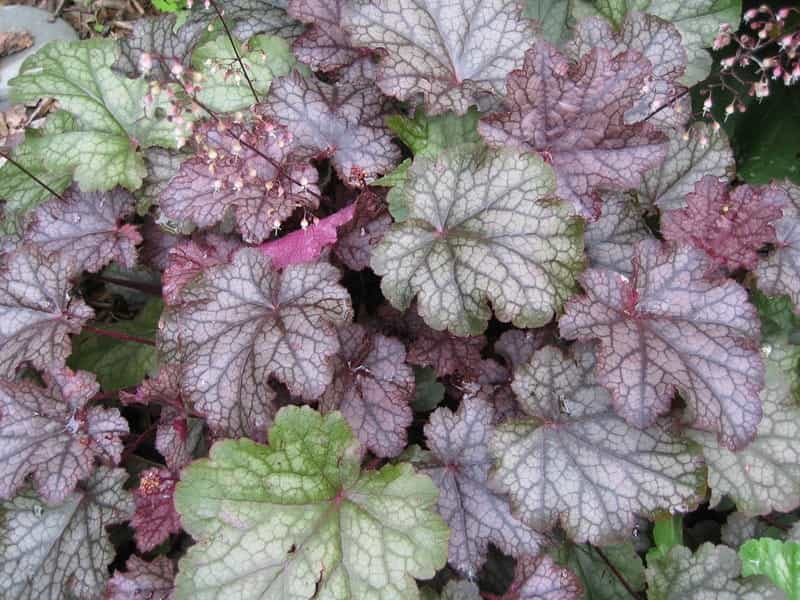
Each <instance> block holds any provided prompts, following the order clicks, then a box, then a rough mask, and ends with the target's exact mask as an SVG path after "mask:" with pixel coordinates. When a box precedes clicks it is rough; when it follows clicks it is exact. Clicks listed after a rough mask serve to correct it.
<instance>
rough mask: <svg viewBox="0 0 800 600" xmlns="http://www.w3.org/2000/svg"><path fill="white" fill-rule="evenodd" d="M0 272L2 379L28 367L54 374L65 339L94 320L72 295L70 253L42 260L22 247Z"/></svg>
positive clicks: (66, 343)
mask: <svg viewBox="0 0 800 600" xmlns="http://www.w3.org/2000/svg"><path fill="white" fill-rule="evenodd" d="M4 263H5V264H3V265H2V267H0V377H4V378H6V379H13V378H14V373H15V370H16V368H17V367H18V366H19V365H20V364H22V363H24V362H26V361H27V362H30V363H31V364H32V365H33V366H34V367H36V368H37V369H57V368H60V367H63V366H64V361H65V360H66V358H67V356H69V353H70V350H71V347H72V345H71V343H70V340H69V337H67V336H68V335H69V334H75V333H78V332H80V330H81V326H83V324H84V323H86V321H88V320H89V319H91V318H92V317H93V316H94V311H93V310H92V309H91V308H89V306H87V305H86V304H85V303H84V302H83V300H80V299H73V298H72V297H71V295H70V290H71V287H72V286H71V284H70V281H69V280H70V277H72V276H73V275H74V274H75V263H74V261H73V259H72V257H71V256H70V255H69V253H63V254H58V255H56V256H54V257H46V256H44V255H43V254H42V253H41V252H40V251H39V250H37V249H35V248H30V247H23V248H20V249H19V250H17V251H15V252H12V253H11V254H10V255H8V256H7V257H6V258H5V260H4Z"/></svg>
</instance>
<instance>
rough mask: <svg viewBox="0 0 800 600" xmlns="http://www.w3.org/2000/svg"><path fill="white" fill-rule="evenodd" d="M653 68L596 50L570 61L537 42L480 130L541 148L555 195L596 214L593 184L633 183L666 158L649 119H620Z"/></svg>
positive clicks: (634, 55) (634, 56) (629, 55)
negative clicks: (502, 106) (555, 184)
mask: <svg viewBox="0 0 800 600" xmlns="http://www.w3.org/2000/svg"><path fill="white" fill-rule="evenodd" d="M651 76H652V67H651V66H650V63H649V62H648V61H647V59H646V58H645V57H644V56H643V55H642V54H640V53H639V52H636V51H633V50H629V51H626V52H623V53H621V54H613V53H612V52H610V51H609V50H607V49H606V48H594V49H592V50H591V51H590V52H588V53H587V54H584V55H583V57H582V58H581V59H580V61H579V62H578V63H576V64H571V63H570V62H569V61H567V59H566V58H564V57H563V56H562V55H561V54H559V52H558V51H557V50H556V49H555V48H554V47H553V46H551V45H550V44H548V43H547V42H544V41H538V42H537V43H536V45H535V46H534V47H533V48H532V49H531V50H529V51H528V52H527V53H526V55H525V66H524V68H523V69H521V70H518V71H514V72H513V73H511V75H509V77H508V99H507V101H506V105H507V109H506V110H505V111H503V112H497V113H494V114H491V115H489V116H487V117H483V118H482V119H481V122H480V123H479V124H478V130H479V131H480V133H481V135H483V137H484V138H485V139H486V141H487V142H489V144H492V145H496V146H501V145H512V146H515V147H518V148H521V149H523V150H530V151H536V152H539V153H540V154H541V155H542V156H543V157H544V158H545V160H546V161H547V162H548V163H550V164H551V165H552V166H553V169H554V170H555V172H556V178H557V182H558V189H557V193H558V195H559V196H560V197H561V198H564V199H565V200H569V201H570V202H572V204H573V205H574V206H575V209H576V210H577V211H578V212H579V213H581V214H582V215H584V216H587V217H591V218H596V217H597V215H598V214H599V209H600V200H599V197H597V195H596V190H597V189H598V188H603V189H607V190H624V189H626V188H630V187H636V186H638V185H639V183H640V182H641V176H642V174H643V173H645V172H646V171H648V170H649V169H651V168H653V167H655V166H656V165H658V164H659V163H660V161H662V160H663V159H664V156H665V153H666V150H667V144H666V137H665V136H664V134H662V133H661V132H660V131H658V130H657V129H656V128H655V127H654V126H652V125H650V124H648V123H635V124H630V125H629V124H626V123H625V119H624V113H625V112H626V111H628V110H629V109H631V108H632V107H633V106H634V104H635V103H636V102H637V101H638V99H639V97H640V95H641V89H642V86H644V84H645V81H646V80H647V79H648V78H649V77H651Z"/></svg>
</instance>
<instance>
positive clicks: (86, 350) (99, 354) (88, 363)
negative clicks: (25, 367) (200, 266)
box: [67, 299, 163, 391]
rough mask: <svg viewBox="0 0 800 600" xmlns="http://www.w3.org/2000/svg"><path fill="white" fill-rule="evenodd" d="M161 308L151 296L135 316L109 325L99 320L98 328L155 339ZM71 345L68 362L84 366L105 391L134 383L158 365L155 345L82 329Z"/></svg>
mask: <svg viewBox="0 0 800 600" xmlns="http://www.w3.org/2000/svg"><path fill="white" fill-rule="evenodd" d="M162 308H163V303H162V301H161V300H160V299H153V300H150V301H149V302H148V303H147V304H146V305H145V306H144V308H143V309H142V310H141V312H140V313H139V314H138V315H137V316H136V318H135V319H131V320H130V321H119V322H117V323H114V324H112V325H104V324H102V323H101V324H99V325H97V328H98V329H104V330H109V331H113V332H117V333H124V334H128V335H134V336H137V337H141V338H145V339H149V340H154V341H155V337H156V329H157V327H158V318H159V316H160V315H161V309H162ZM72 348H73V350H72V354H71V355H70V357H69V359H67V364H68V365H69V366H70V367H71V368H72V369H83V370H84V371H90V372H92V373H94V374H95V375H97V380H98V381H99V382H100V386H101V387H102V388H103V389H104V390H106V391H110V390H118V389H121V388H125V387H130V386H133V385H137V384H138V383H141V381H142V379H144V377H145V375H148V374H153V373H155V371H156V370H157V367H158V358H157V356H156V349H155V347H154V346H149V345H146V344H142V343H139V342H129V341H123V340H118V339H115V338H111V337H106V336H102V335H97V334H95V333H92V332H90V331H83V332H81V334H80V335H79V336H78V337H76V338H73V340H72Z"/></svg>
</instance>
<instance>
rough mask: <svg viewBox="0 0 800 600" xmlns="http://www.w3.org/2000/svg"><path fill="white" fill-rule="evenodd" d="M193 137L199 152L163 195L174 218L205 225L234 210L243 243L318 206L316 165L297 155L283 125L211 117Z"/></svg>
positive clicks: (162, 202) (161, 200) (258, 117)
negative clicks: (297, 210) (300, 208)
mask: <svg viewBox="0 0 800 600" xmlns="http://www.w3.org/2000/svg"><path fill="white" fill-rule="evenodd" d="M192 139H193V140H194V143H195V152H196V154H195V155H194V156H192V157H191V158H189V159H187V160H185V161H184V162H183V163H182V164H181V168H180V170H179V171H178V174H177V175H176V176H175V177H173V178H172V180H171V181H170V182H169V185H168V186H167V187H166V189H165V190H164V191H163V192H161V195H160V197H159V204H160V206H161V210H162V212H163V213H164V214H165V215H166V216H167V217H169V218H170V219H175V220H178V221H190V222H192V223H194V224H195V225H197V226H198V227H203V228H205V227H211V226H212V225H216V224H217V223H219V222H220V221H222V220H223V218H224V217H225V215H226V214H227V213H228V211H231V212H232V213H233V215H234V217H235V220H236V224H237V226H238V228H239V231H240V232H241V234H242V236H243V237H244V239H245V241H247V242H250V243H258V242H262V241H264V240H265V239H267V238H268V237H269V235H270V233H271V232H272V231H273V230H274V229H276V228H279V227H280V225H281V223H282V222H283V221H284V220H285V219H286V218H288V217H289V216H290V215H291V214H292V213H293V212H294V210H295V208H297V207H298V206H304V207H307V208H311V209H314V208H316V207H317V205H318V201H317V196H318V193H319V190H318V189H317V186H316V183H317V171H316V169H314V168H313V167H312V166H311V165H310V164H308V163H307V162H304V161H300V160H298V159H297V158H295V157H294V156H293V154H292V153H293V151H294V150H295V149H296V148H295V145H294V144H293V143H292V142H291V135H290V134H289V133H288V132H287V131H286V129H285V128H283V127H281V126H279V125H276V124H275V123H272V122H271V121H269V120H268V119H265V118H264V117H262V116H261V115H260V114H258V113H257V114H256V115H254V120H253V122H252V123H251V124H249V125H244V124H241V123H237V122H235V121H233V120H226V121H223V122H221V124H217V123H214V122H212V121H208V122H206V123H203V124H201V125H199V126H198V127H196V128H195V134H194V136H193V138H192ZM239 140H241V141H243V142H245V144H249V146H251V147H253V148H256V149H257V150H258V151H257V152H256V151H255V150H251V149H250V147H248V146H247V145H245V144H242V143H240V141H239ZM264 157H268V158H264Z"/></svg>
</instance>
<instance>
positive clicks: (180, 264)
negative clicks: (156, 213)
mask: <svg viewBox="0 0 800 600" xmlns="http://www.w3.org/2000/svg"><path fill="white" fill-rule="evenodd" d="M241 247H242V245H241V244H240V243H239V242H237V241H236V240H233V239H229V238H225V237H222V236H221V235H215V234H209V235H206V236H204V237H202V238H198V239H193V240H189V241H186V242H183V243H181V244H178V245H177V246H175V247H174V248H172V249H171V250H170V251H169V253H168V255H167V264H166V267H165V268H164V274H163V275H162V277H161V279H162V281H163V287H164V299H165V300H166V302H167V303H168V304H180V302H181V293H182V292H183V289H184V288H185V287H186V286H187V285H189V284H190V283H191V282H192V281H193V280H194V279H195V278H197V277H198V276H199V275H201V274H202V273H203V272H204V271H206V270H208V269H210V268H211V267H216V266H218V265H224V264H227V263H229V262H230V260H231V258H232V257H233V254H234V253H235V252H236V251H237V250H239V249H240V248H241Z"/></svg>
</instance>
